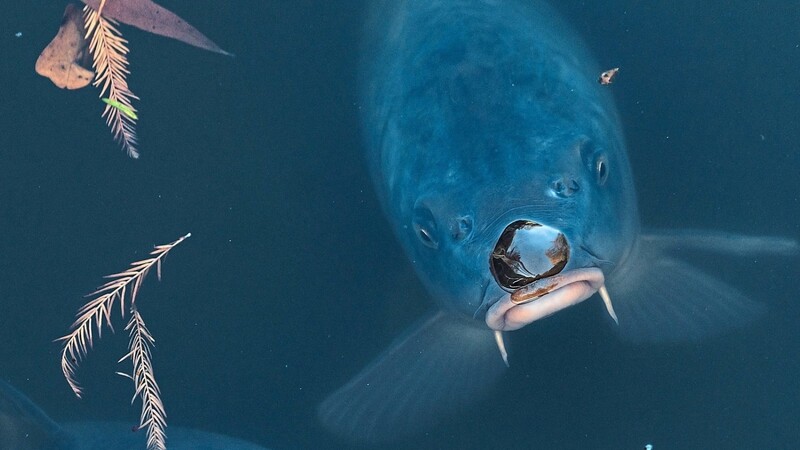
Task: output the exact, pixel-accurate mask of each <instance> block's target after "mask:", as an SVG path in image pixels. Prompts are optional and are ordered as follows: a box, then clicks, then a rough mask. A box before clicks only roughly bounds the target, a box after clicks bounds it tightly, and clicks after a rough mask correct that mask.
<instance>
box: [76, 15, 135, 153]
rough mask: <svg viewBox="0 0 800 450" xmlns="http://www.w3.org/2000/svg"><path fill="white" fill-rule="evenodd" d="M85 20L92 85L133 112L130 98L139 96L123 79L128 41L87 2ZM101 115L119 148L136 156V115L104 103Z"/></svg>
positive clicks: (108, 20)
mask: <svg viewBox="0 0 800 450" xmlns="http://www.w3.org/2000/svg"><path fill="white" fill-rule="evenodd" d="M104 4H105V1H103V2H101V4H100V8H98V9H99V10H102V8H103V6H104ZM83 12H84V22H85V24H86V38H87V39H88V38H89V37H91V39H90V40H89V52H90V53H91V54H92V60H93V64H92V65H93V67H94V70H95V79H94V82H93V84H94V86H101V88H100V97H101V98H102V97H104V96H105V93H106V91H108V98H109V99H110V100H112V101H114V102H117V104H120V105H123V106H124V108H127V109H128V110H130V111H132V112H134V113H135V112H136V109H135V108H134V107H133V104H132V101H133V100H134V99H136V100H138V99H139V97H137V96H136V95H134V94H133V92H131V90H130V89H129V88H128V81H127V80H126V77H127V75H128V74H129V73H130V72H129V71H128V59H127V57H126V55H127V54H128V47H127V44H128V41H126V40H125V39H123V38H122V34H121V33H120V32H119V30H118V29H117V27H116V25H117V22H116V21H115V20H112V19H106V18H105V17H103V16H102V15H101V14H100V12H98V11H95V10H94V9H92V8H91V7H90V6H89V5H86V6H85V7H84V8H83ZM103 117H104V118H105V119H106V124H107V125H108V126H109V127H110V128H111V131H112V132H113V133H114V139H116V140H117V141H118V142H119V143H120V144H121V145H122V148H124V149H125V151H126V152H127V153H128V156H130V157H131V158H138V157H139V151H138V150H137V148H136V146H137V140H136V119H135V117H136V116H135V114H133V115H128V114H122V112H121V110H120V109H119V108H115V107H113V106H112V105H110V104H106V107H105V109H104V110H103Z"/></svg>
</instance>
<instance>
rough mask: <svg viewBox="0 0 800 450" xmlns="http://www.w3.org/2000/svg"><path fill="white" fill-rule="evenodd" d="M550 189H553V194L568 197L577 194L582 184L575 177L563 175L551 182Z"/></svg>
mask: <svg viewBox="0 0 800 450" xmlns="http://www.w3.org/2000/svg"><path fill="white" fill-rule="evenodd" d="M550 189H552V191H553V194H555V195H556V196H557V197H561V198H567V197H572V196H573V195H575V194H576V193H577V192H578V191H579V190H580V186H579V185H578V182H577V181H575V180H574V179H572V178H568V177H562V178H559V179H558V180H556V181H554V182H553V183H552V184H551V186H550Z"/></svg>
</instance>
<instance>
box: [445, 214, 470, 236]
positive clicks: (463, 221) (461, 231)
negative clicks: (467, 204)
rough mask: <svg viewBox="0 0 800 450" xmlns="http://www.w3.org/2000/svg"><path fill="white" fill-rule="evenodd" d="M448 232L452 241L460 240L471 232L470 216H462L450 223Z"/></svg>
mask: <svg viewBox="0 0 800 450" xmlns="http://www.w3.org/2000/svg"><path fill="white" fill-rule="evenodd" d="M450 233H451V235H452V237H453V240H454V241H462V240H464V239H466V238H468V237H469V236H470V235H471V234H472V217H469V216H462V217H458V218H456V219H454V220H453V222H452V223H451V224H450Z"/></svg>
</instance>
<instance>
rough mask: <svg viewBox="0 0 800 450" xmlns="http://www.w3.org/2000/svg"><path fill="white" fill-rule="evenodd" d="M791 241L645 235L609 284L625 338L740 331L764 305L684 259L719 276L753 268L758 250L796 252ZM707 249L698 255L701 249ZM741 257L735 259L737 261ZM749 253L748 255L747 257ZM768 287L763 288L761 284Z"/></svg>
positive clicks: (675, 338)
mask: <svg viewBox="0 0 800 450" xmlns="http://www.w3.org/2000/svg"><path fill="white" fill-rule="evenodd" d="M798 250H800V246H798V244H797V242H796V241H794V240H792V239H786V238H777V237H765V236H742V235H732V234H726V233H715V232H709V231H694V230H685V231H683V230H681V231H674V232H672V231H670V232H661V233H652V234H644V235H643V236H642V239H641V241H640V243H639V246H638V249H637V250H636V251H635V253H634V254H633V255H631V257H630V258H629V261H626V262H625V265H624V267H621V268H620V270H618V271H617V272H618V273H617V272H615V274H614V276H613V277H610V279H609V280H608V282H607V287H608V292H609V293H610V294H611V297H612V298H613V300H614V308H615V310H616V313H617V316H618V317H619V327H616V329H617V330H618V332H619V333H620V335H621V337H622V338H624V339H626V340H629V341H632V342H685V341H696V340H699V339H701V338H703V337H706V336H711V335H718V334H721V333H724V332H727V331H731V330H734V329H736V328H740V327H742V326H743V325H745V324H747V323H749V322H751V321H752V320H754V319H756V318H758V317H759V316H761V315H762V314H763V313H764V312H765V311H766V307H765V305H763V304H761V303H758V302H755V301H753V300H751V299H749V298H748V297H746V296H745V295H744V294H742V293H741V292H740V291H739V290H738V289H737V288H735V287H734V286H731V285H730V284H728V283H726V282H725V281H722V280H720V279H719V278H717V277H715V276H713V275H710V274H709V273H706V272H704V271H703V270H701V269H700V268H699V267H698V266H697V265H695V264H691V263H689V262H687V261H689V260H694V261H698V262H701V263H703V265H704V266H705V267H713V270H714V271H715V272H717V273H720V274H727V275H729V276H730V275H731V274H734V273H736V270H739V271H743V270H744V272H742V276H740V277H738V278H737V277H733V278H734V279H741V280H743V281H751V282H752V281H758V280H756V279H754V278H753V277H752V274H751V273H750V271H752V269H750V271H748V268H744V269H743V268H742V267H741V266H742V265H747V264H752V261H753V258H752V256H753V255H757V254H762V255H770V256H772V257H778V256H784V257H785V256H793V255H797V253H798ZM698 253H699V254H703V255H704V256H703V257H702V258H701V259H697V257H696V255H697V254H698ZM737 257H738V258H737ZM747 258H750V259H747ZM759 287H760V288H763V285H762V286H759Z"/></svg>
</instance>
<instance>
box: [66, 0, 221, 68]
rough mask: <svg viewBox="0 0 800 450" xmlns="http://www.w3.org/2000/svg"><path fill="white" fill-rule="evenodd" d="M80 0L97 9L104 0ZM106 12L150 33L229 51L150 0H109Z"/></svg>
mask: <svg viewBox="0 0 800 450" xmlns="http://www.w3.org/2000/svg"><path fill="white" fill-rule="evenodd" d="M81 1H83V3H86V4H87V5H89V6H90V7H92V9H94V10H95V11H96V10H97V9H98V8H99V7H100V2H101V0H81ZM103 15H104V16H106V17H110V18H112V19H114V20H117V21H119V22H122V23H125V24H128V25H131V26H134V27H136V28H139V29H141V30H144V31H147V32H149V33H154V34H158V35H161V36H166V37H168V38H172V39H177V40H179V41H181V42H185V43H187V44H189V45H193V46H195V47H199V48H202V49H204V50H208V51H211V52H215V53H221V54H223V55H230V53H228V52H226V51H225V50H223V49H221V48H220V47H219V46H218V45H217V44H215V43H214V42H213V41H212V40H211V39H209V38H207V37H205V36H204V35H203V33H201V32H199V31H197V29H196V28H195V27H193V26H191V25H189V23H187V22H186V21H185V20H183V19H181V18H180V17H178V15H176V14H175V13H173V12H171V11H169V10H167V9H165V8H164V7H162V6H159V5H157V4H156V3H154V2H152V1H151V0H106V2H105V4H104V5H103Z"/></svg>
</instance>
